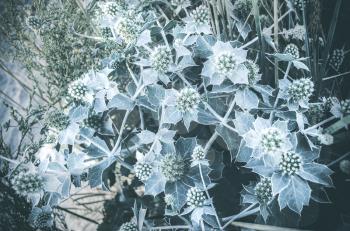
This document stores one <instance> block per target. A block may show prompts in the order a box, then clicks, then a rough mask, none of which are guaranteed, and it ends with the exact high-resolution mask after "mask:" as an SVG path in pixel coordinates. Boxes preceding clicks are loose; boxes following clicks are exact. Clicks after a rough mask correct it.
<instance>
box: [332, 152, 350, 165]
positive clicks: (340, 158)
mask: <svg viewBox="0 0 350 231" xmlns="http://www.w3.org/2000/svg"><path fill="white" fill-rule="evenodd" d="M348 156H350V152H348V153H345V154H344V155H342V156H341V157H339V158H337V159H336V160H333V161H332V162H330V163H329V164H327V166H328V167H331V166H333V165H335V164H336V163H338V162H339V161H341V160H343V159H345V158H346V157H348Z"/></svg>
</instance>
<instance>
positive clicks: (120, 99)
mask: <svg viewBox="0 0 350 231" xmlns="http://www.w3.org/2000/svg"><path fill="white" fill-rule="evenodd" d="M133 107H134V102H133V101H132V100H131V99H130V98H129V97H128V96H127V95H124V94H121V93H120V94H117V95H115V96H114V97H113V99H111V101H109V103H108V108H118V109H119V110H131V109H132V108H133Z"/></svg>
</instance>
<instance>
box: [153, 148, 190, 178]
mask: <svg viewBox="0 0 350 231" xmlns="http://www.w3.org/2000/svg"><path fill="white" fill-rule="evenodd" d="M186 167H187V166H186V161H185V159H184V158H183V157H182V156H179V155H176V154H166V155H165V156H164V157H163V159H162V160H161V163H160V168H161V172H162V173H163V175H164V177H165V178H166V180H167V181H169V182H175V181H177V180H180V179H181V178H182V177H183V176H184V174H185V172H186Z"/></svg>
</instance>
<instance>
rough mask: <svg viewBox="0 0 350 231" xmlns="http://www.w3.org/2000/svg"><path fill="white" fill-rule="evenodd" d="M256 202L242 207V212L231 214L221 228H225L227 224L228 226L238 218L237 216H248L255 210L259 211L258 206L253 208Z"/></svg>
mask: <svg viewBox="0 0 350 231" xmlns="http://www.w3.org/2000/svg"><path fill="white" fill-rule="evenodd" d="M255 205H256V204H251V205H250V206H248V207H247V208H246V209H244V210H243V211H242V212H240V213H238V214H237V215H234V216H232V218H231V219H230V220H229V221H228V222H227V223H226V224H225V225H224V226H223V227H222V228H223V229H224V228H226V227H227V226H229V225H230V224H231V223H232V222H233V221H235V220H237V219H239V218H243V217H246V216H250V215H252V214H254V213H256V212H258V211H259V209H260V208H259V207H257V208H255V209H253V208H254V207H255Z"/></svg>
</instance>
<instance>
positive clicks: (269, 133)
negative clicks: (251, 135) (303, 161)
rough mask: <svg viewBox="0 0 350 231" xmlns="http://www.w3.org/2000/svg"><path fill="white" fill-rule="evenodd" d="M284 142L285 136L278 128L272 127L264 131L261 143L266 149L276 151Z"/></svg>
mask: <svg viewBox="0 0 350 231" xmlns="http://www.w3.org/2000/svg"><path fill="white" fill-rule="evenodd" d="M282 143H283V136H282V134H281V131H280V130H279V129H278V128H274V127H270V128H267V129H265V130H264V131H262V135H261V139H260V144H261V146H262V148H263V150H264V151H266V152H275V151H277V150H279V149H280V148H281V146H282Z"/></svg>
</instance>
